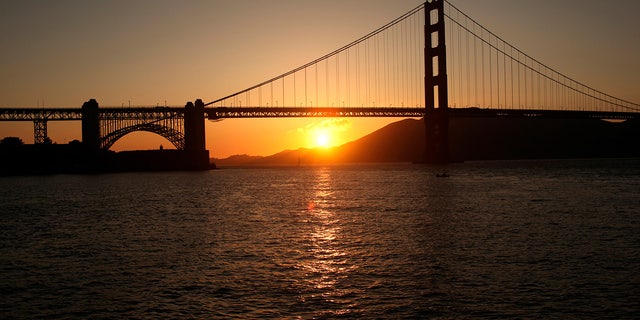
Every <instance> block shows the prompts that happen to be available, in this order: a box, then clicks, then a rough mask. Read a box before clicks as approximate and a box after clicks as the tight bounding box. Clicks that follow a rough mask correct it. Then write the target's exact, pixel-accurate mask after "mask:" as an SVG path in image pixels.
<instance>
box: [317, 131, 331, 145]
mask: <svg viewBox="0 0 640 320" xmlns="http://www.w3.org/2000/svg"><path fill="white" fill-rule="evenodd" d="M330 145H331V139H330V138H329V133H327V132H318V134H317V135H316V146H318V147H322V148H327V147H329V146H330Z"/></svg>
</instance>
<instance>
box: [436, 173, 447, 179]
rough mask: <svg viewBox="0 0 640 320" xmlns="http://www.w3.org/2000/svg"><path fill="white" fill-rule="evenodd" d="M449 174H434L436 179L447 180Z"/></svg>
mask: <svg viewBox="0 0 640 320" xmlns="http://www.w3.org/2000/svg"><path fill="white" fill-rule="evenodd" d="M449 177H450V176H449V174H447V173H445V172H443V173H437V174H436V178H449Z"/></svg>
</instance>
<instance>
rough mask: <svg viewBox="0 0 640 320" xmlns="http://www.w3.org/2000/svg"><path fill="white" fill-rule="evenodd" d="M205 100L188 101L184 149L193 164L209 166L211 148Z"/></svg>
mask: <svg viewBox="0 0 640 320" xmlns="http://www.w3.org/2000/svg"><path fill="white" fill-rule="evenodd" d="M204 123H205V110H204V102H202V100H201V99H197V100H196V102H195V104H194V103H192V102H187V104H186V105H185V107H184V150H185V152H186V153H187V154H188V155H189V158H190V159H191V161H192V163H193V166H194V167H195V168H199V169H208V168H209V150H207V146H206V134H205V127H204Z"/></svg>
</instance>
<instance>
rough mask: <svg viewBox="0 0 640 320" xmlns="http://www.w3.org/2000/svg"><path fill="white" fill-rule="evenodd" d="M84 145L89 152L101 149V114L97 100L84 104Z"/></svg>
mask: <svg viewBox="0 0 640 320" xmlns="http://www.w3.org/2000/svg"><path fill="white" fill-rule="evenodd" d="M82 144H83V145H85V146H86V147H87V149H89V150H98V149H100V114H99V113H98V102H97V101H96V99H91V100H89V101H87V102H85V103H84V104H82Z"/></svg>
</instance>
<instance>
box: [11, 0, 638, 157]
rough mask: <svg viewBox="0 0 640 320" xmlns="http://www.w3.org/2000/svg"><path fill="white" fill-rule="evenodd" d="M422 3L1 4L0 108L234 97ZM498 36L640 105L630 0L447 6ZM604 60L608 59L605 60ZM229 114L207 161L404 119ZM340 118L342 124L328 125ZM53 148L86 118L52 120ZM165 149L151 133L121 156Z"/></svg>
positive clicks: (27, 127) (73, 135)
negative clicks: (321, 130)
mask: <svg viewBox="0 0 640 320" xmlns="http://www.w3.org/2000/svg"><path fill="white" fill-rule="evenodd" d="M421 2H422V1H420V0H394V1H388V0H325V1H311V0H273V1H259V0H243V1H235V0H187V1H170V0H140V1H125V0H110V1H79V0H78V1H75V0H74V1H72V0H60V1H50V2H43V1H34V0H5V1H2V2H1V3H0V41H1V42H0V45H1V46H2V48H3V49H2V50H0V64H1V67H0V70H2V72H1V73H0V107H38V106H43V105H44V106H46V107H80V106H81V105H82V103H83V102H84V101H86V100H88V99H90V98H95V99H97V100H98V102H99V103H100V105H101V106H105V107H106V106H122V105H124V106H127V105H129V104H131V105H132V106H155V105H164V104H165V103H166V104H167V105H170V106H184V104H185V103H186V102H187V101H193V100H195V99H197V98H201V99H202V100H204V101H205V102H208V101H212V100H215V99H217V98H220V97H223V96H225V95H227V94H230V93H233V92H237V91H239V90H241V89H244V88H246V87H249V86H251V85H253V84H256V83H258V82H261V81H264V80H266V79H269V78H271V77H273V76H276V75H278V74H281V73H284V72H286V71H288V70H291V69H293V68H295V67H298V66H300V65H302V64H304V63H306V62H309V61H311V60H313V59H315V58H318V57H319V56H322V55H324V54H326V53H328V52H331V51H333V50H335V49H337V48H339V47H341V46H343V45H345V44H347V43H349V42H351V41H353V40H355V39H357V38H359V37H361V36H362V35H364V34H366V33H368V32H370V31H372V30H374V29H376V28H378V27H379V26H381V25H383V24H385V23H387V22H389V21H390V20H392V19H394V18H396V17H398V16H400V15H401V14H403V13H405V12H407V11H409V10H410V9H412V8H414V7H416V6H417V5H419V4H420V3H421ZM451 2H452V3H453V4H455V5H456V6H457V7H458V8H460V9H462V10H463V11H464V12H466V13H467V14H469V15H470V16H472V17H474V18H475V19H476V20H478V21H479V22H481V23H482V24H483V25H484V26H486V27H487V28H489V29H491V30H492V31H493V32H495V33H496V34H498V35H500V36H501V37H503V38H504V39H505V40H507V41H509V42H510V43H512V44H514V45H515V46H517V47H518V48H520V49H522V50H523V51H525V52H527V53H528V54H529V55H531V56H533V57H535V58H537V59H538V60H540V61H542V62H544V63H546V64H548V65H549V66H551V67H554V68H556V69H558V70H559V71H561V72H563V73H565V74H567V75H569V76H570V77H573V78H575V79H577V80H579V81H582V82H584V83H587V84H589V85H591V86H593V87H595V88H598V89H600V90H602V91H604V92H607V93H610V94H612V95H614V96H618V97H621V98H624V99H627V100H631V101H636V102H637V101H640V90H638V88H640V79H639V77H638V75H639V74H640V59H638V57H639V56H640V42H639V41H638V39H640V22H639V21H638V20H637V13H638V12H640V2H638V1H626V0H619V1H609V2H602V1H595V0H558V1H535V2H534V1H512V0H483V1H476V0H451ZM612 55H614V56H615V57H614V58H613V59H612ZM328 120H329V119H227V120H224V121H220V122H207V124H206V127H207V148H208V149H209V150H210V151H211V155H212V156H215V157H225V156H229V155H232V154H244V153H246V154H252V155H268V154H272V153H275V152H278V151H281V150H284V149H296V148H299V147H311V146H314V145H315V144H316V141H315V139H316V137H315V135H314V134H313V132H317V131H318V128H330V130H332V134H331V139H332V142H331V143H333V144H340V143H343V142H346V141H349V140H353V139H356V138H359V137H361V136H363V135H365V134H367V133H370V132H372V131H374V130H376V129H378V128H380V127H381V126H383V125H385V124H387V123H390V122H392V121H396V120H398V119H360V118H351V119H341V120H340V119H338V120H336V119H334V120H331V121H334V122H335V123H334V124H336V125H335V126H334V125H332V124H331V123H330V122H327V121H328ZM336 121H337V122H336ZM49 135H50V137H51V138H52V139H53V140H54V141H56V142H58V143H66V142H69V141H71V140H73V139H80V137H81V134H80V124H79V123H76V122H49ZM4 136H19V137H21V138H22V139H23V140H24V141H25V142H28V143H30V142H32V141H33V127H32V124H31V123H26V122H25V123H8V122H1V123H0V137H4ZM160 144H163V145H164V147H165V148H166V147H168V146H169V143H168V142H167V141H166V140H164V139H162V138H160V137H158V136H155V135H153V134H150V133H134V134H131V135H129V136H126V137H125V138H123V139H121V140H120V141H119V142H118V143H116V145H115V146H114V149H115V150H132V149H150V148H157V147H159V145H160Z"/></svg>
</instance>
